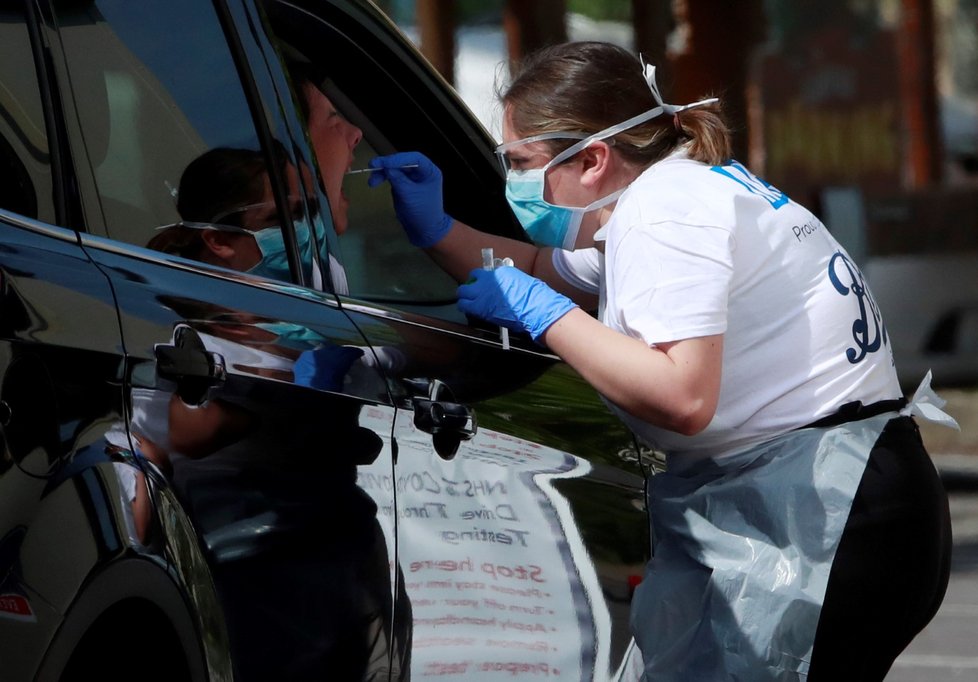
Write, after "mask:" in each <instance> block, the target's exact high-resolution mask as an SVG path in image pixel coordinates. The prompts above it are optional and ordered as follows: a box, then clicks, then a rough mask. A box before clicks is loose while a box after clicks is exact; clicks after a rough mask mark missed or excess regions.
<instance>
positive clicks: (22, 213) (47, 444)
mask: <svg viewBox="0 0 978 682" xmlns="http://www.w3.org/2000/svg"><path fill="white" fill-rule="evenodd" d="M35 9H36V8H35V6H34V4H33V3H27V2H19V1H11V2H3V3H0V177H2V179H3V180H2V182H0V185H2V189H0V661H2V664H0V667H2V673H0V674H2V676H3V677H4V678H5V679H57V678H59V677H60V676H61V675H62V673H64V674H65V676H66V677H65V679H69V678H70V675H71V674H72V670H74V671H77V670H79V668H80V666H81V664H82V659H83V658H85V654H84V652H82V651H81V648H84V647H81V648H80V647H79V646H78V644H79V642H80V641H82V640H83V639H84V638H85V635H86V633H88V632H90V631H92V630H93V629H94V628H93V626H94V624H95V623H96V622H98V621H99V618H100V616H101V615H103V614H104V613H106V612H111V610H112V607H113V605H117V604H119V603H122V602H123V601H125V600H128V599H133V598H137V597H138V599H139V603H140V604H141V605H145V610H143V609H141V608H135V609H132V610H130V611H129V613H130V616H132V617H138V615H139V614H143V615H146V616H147V617H146V618H145V619H144V620H142V621H141V622H142V627H143V630H144V632H146V633H147V634H151V635H153V636H156V637H157V638H158V641H159V642H160V643H161V644H162V645H165V646H169V647H171V651H172V654H173V655H172V656H171V658H170V659H169V661H168V662H165V663H162V664H161V665H160V672H161V673H162V674H164V675H165V674H173V675H180V674H182V675H185V676H187V677H188V678H191V676H193V677H192V678H193V679H201V677H202V672H203V667H202V666H201V665H200V659H199V656H196V655H194V654H193V653H191V652H193V651H195V650H198V649H199V644H198V643H197V641H196V640H197V637H196V631H195V629H194V627H193V623H192V622H191V621H190V619H189V618H188V617H187V613H186V607H185V606H184V605H183V603H182V599H183V597H182V595H181V594H180V593H179V591H178V590H177V589H176V588H175V587H174V586H173V584H172V582H171V581H169V580H168V579H167V578H166V575H165V571H164V570H163V569H161V568H159V566H158V565H157V564H151V563H150V562H147V561H136V560H133V558H132V557H131V555H130V554H129V552H130V549H131V548H132V547H133V546H134V545H138V546H140V547H146V551H147V554H149V553H151V552H152V550H151V549H150V548H151V547H152V546H153V545H154V543H155V542H156V541H157V540H158V538H159V536H158V534H157V533H156V532H155V531H154V530H152V529H151V528H150V526H149V525H148V524H146V525H144V523H143V522H145V521H146V519H147V518H148V516H147V515H146V512H147V508H146V507H145V506H144V503H145V502H146V501H147V497H146V491H147V487H146V483H145V480H146V479H145V472H144V470H143V469H142V468H141V467H139V466H138V465H137V464H136V462H135V461H134V460H133V459H132V457H131V456H130V455H131V453H130V448H129V444H128V439H127V437H126V433H125V414H126V403H125V395H124V390H123V378H124V375H125V355H124V351H123V347H122V337H121V334H120V329H119V322H118V315H117V311H116V307H115V300H114V296H113V291H112V288H111V286H110V283H109V281H108V279H107V278H106V277H105V275H104V274H103V273H102V272H101V271H100V270H99V268H98V267H97V266H96V265H95V264H94V263H93V262H92V261H91V259H90V258H89V257H88V255H87V254H86V253H85V251H84V249H83V248H82V247H81V245H80V243H79V235H78V233H77V232H76V231H75V230H74V229H72V227H74V224H75V222H74V217H75V216H77V211H76V210H75V209H76V208H77V206H76V204H75V203H74V200H73V197H72V196H71V191H70V181H69V178H70V172H69V171H68V169H67V167H66V166H65V163H64V162H65V160H66V157H65V156H63V152H64V151H65V150H64V148H63V146H62V142H63V140H62V139H61V138H60V135H59V127H58V119H57V117H56V116H55V115H54V111H53V110H52V109H51V108H50V106H49V105H50V94H51V92H50V90H48V89H47V73H46V70H45V67H44V55H45V44H46V41H45V37H44V35H43V32H42V25H41V22H40V21H39V17H38V15H37V14H36V12H35ZM144 543H145V544H144ZM202 592H203V590H202ZM150 612H153V613H156V614H160V618H159V619H157V620H154V619H153V618H152V617H150ZM164 614H165V615H164ZM164 622H165V625H164ZM101 623H103V624H105V625H109V624H110V622H109V620H102V621H101ZM157 624H159V627H157ZM103 634H104V633H103ZM105 641H109V642H113V643H114V642H116V641H117V639H112V640H107V639H106V638H104V637H103V638H102V642H105ZM98 644H99V646H98V647H97V648H98V650H99V651H101V652H102V653H103V654H105V653H106V651H107V649H106V647H105V646H103V645H101V642H98ZM94 650H95V648H93V649H91V650H90V651H94ZM181 651H182V652H183V653H184V654H185V655H184V656H180V655H179V653H181ZM75 654H77V655H75ZM102 660H103V661H104V660H105V659H104V658H103V659H102ZM117 660H119V661H120V662H121V663H122V664H123V665H125V664H126V662H127V660H128V659H126V657H125V655H120V656H117ZM176 661H179V663H176ZM129 662H131V661H129Z"/></svg>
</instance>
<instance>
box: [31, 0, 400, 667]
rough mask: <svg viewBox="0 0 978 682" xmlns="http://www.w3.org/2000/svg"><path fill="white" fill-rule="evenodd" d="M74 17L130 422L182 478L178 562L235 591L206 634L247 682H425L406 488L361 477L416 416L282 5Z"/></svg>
mask: <svg viewBox="0 0 978 682" xmlns="http://www.w3.org/2000/svg"><path fill="white" fill-rule="evenodd" d="M50 10H51V17H52V19H51V21H52V24H53V25H54V26H56V27H57V41H56V43H55V45H54V49H53V52H54V58H53V63H54V66H55V71H56V72H57V75H58V78H59V85H60V87H59V89H58V93H59V95H60V99H61V101H62V103H63V105H64V110H65V120H66V129H67V138H68V140H69V142H70V147H71V152H72V154H73V156H74V158H75V159H76V160H77V161H78V163H76V168H77V169H78V173H77V183H78V189H79V193H80V198H81V204H82V208H83V219H84V223H85V225H86V228H87V232H86V234H84V235H83V236H82V237H81V244H82V247H83V248H84V250H85V252H86V253H87V254H88V255H89V257H90V258H91V259H92V260H93V261H94V262H95V263H96V264H97V265H98V266H99V268H100V269H102V270H103V271H104V272H105V274H106V276H107V277H108V280H109V282H110V283H111V286H112V288H113V291H114V293H115V296H116V299H117V301H118V308H119V320H120V323H121V329H122V337H123V343H124V345H125V350H126V358H127V363H126V371H125V377H124V384H125V388H126V391H127V400H128V412H127V427H128V429H129V433H130V436H131V438H132V442H133V448H134V449H135V451H136V452H137V453H138V456H139V457H140V458H142V459H144V460H145V461H148V462H150V463H151V464H152V466H153V468H154V470H155V471H157V472H158V473H159V476H158V477H157V480H156V482H155V489H154V492H155V495H156V500H157V502H156V504H157V510H158V512H159V515H160V516H161V524H162V526H163V532H164V535H165V537H166V542H167V547H166V557H167V560H168V561H170V562H172V563H173V565H174V568H175V570H176V573H177V574H178V576H179V577H180V580H181V581H182V582H183V584H184V585H185V586H186V588H187V590H188V592H190V593H191V594H193V593H195V592H196V591H198V590H200V589H201V587H202V586H206V585H208V584H213V585H214V588H215V590H216V594H217V599H218V602H219V606H220V610H219V613H218V614H204V615H200V616H199V621H200V622H199V626H198V627H199V628H200V632H201V635H202V637H203V638H204V639H205V640H206V639H208V638H209V637H212V636H214V633H215V632H216V633H217V634H218V635H220V633H221V632H222V631H225V630H226V632H227V638H228V640H229V642H230V652H231V656H232V659H233V668H234V674H235V679H243V680H247V679H255V680H267V679H283V678H284V679H309V678H317V677H333V678H336V679H387V678H388V677H392V678H393V679H399V678H401V676H402V673H401V670H402V668H404V667H405V664H404V663H403V662H402V660H401V658H402V657H403V656H405V655H406V652H407V650H408V649H407V647H408V644H409V641H408V639H407V637H409V634H405V632H404V630H403V627H404V626H405V625H408V624H409V621H408V620H407V619H405V618H401V619H399V620H398V621H397V622H395V620H394V613H395V609H399V608H401V609H402V608H403V607H404V606H403V605H404V600H403V590H398V589H397V575H398V572H397V571H396V570H395V564H394V559H395V554H394V548H393V543H394V539H395V535H394V530H393V523H392V520H391V519H392V516H393V506H394V501H393V490H392V489H390V488H388V489H386V490H382V491H380V492H379V494H378V493H377V491H374V492H373V494H367V493H366V492H365V491H364V490H363V489H362V488H361V487H359V486H358V485H357V483H358V472H359V471H360V470H361V469H364V468H369V470H370V472H371V473H372V474H374V475H383V476H386V477H388V478H391V477H392V476H393V456H394V453H395V450H394V448H393V447H392V443H391V429H392V424H393V423H394V413H395V408H394V406H393V405H392V403H391V397H390V394H389V390H388V386H387V383H386V381H385V379H384V377H383V375H382V373H381V371H380V370H379V369H378V363H377V360H376V358H375V355H374V353H373V350H372V349H371V347H370V346H369V345H368V344H367V342H366V341H365V339H364V337H363V335H362V333H361V332H360V331H359V330H358V329H357V328H356V326H355V324H354V323H353V322H352V321H351V320H350V319H349V317H348V316H347V315H346V314H345V313H344V311H343V310H342V309H341V307H340V305H339V302H338V299H337V298H336V296H335V294H333V293H332V292H331V291H330V288H331V287H330V282H331V281H332V280H331V279H330V277H329V275H330V273H329V268H330V262H329V260H328V258H327V257H326V244H325V239H326V235H327V233H332V232H333V230H332V225H331V218H330V212H329V211H328V210H326V209H328V202H327V200H326V198H325V196H323V193H322V189H321V183H319V182H318V181H317V177H316V169H315V166H314V164H312V163H310V162H309V160H308V154H306V155H305V156H304V155H303V151H302V149H303V147H304V146H305V145H306V141H305V140H304V139H302V131H301V129H300V128H299V127H298V125H299V124H298V118H297V114H296V113H295V111H294V109H293V103H292V101H291V93H290V90H289V86H288V83H287V81H286V80H284V76H283V72H282V71H280V70H275V69H273V70H269V69H268V64H269V63H273V62H274V59H275V53H274V52H273V51H272V48H271V46H270V45H269V44H268V43H267V41H266V39H265V38H263V37H262V36H261V35H260V32H256V31H255V28H256V27H257V26H260V25H261V21H262V19H261V16H260V14H259V13H258V12H257V10H256V8H255V7H253V6H250V5H248V4H245V3H237V2H232V3H223V2H217V3H214V4H210V3H200V2H194V1H191V0H177V1H175V2H174V1H172V0H165V1H164V0H151V1H150V2H140V3H129V2H124V1H119V0H98V1H96V2H86V3H58V2H55V3H52V5H51V8H50ZM202 65H206V68H201V66H202ZM297 133H298V135H299V137H298V138H297V137H295V135H296V134H297ZM318 207H322V208H323V210H319V209H318ZM259 231H261V232H262V239H266V238H271V240H272V241H275V240H276V239H277V240H278V242H279V243H280V244H282V245H283V251H282V252H281V253H279V254H278V257H277V258H276V259H272V258H266V256H267V253H265V252H264V251H262V250H261V247H259V246H258V244H259V240H258V237H257V236H255V235H257V233H258V232H259ZM309 235H313V237H309ZM304 239H305V241H303V240H304ZM229 254H231V255H229ZM255 254H258V256H257V257H259V260H258V262H250V261H249V263H250V264H249V265H248V266H244V265H242V262H244V261H243V260H242V259H243V258H244V257H245V256H246V255H250V257H255ZM262 254H264V255H262ZM319 254H322V256H323V257H322V258H320V257H319ZM170 511H172V513H173V514H175V515H186V517H187V519H188V520H189V523H190V525H189V526H182V525H180V524H176V523H172V522H171V520H170V518H169V516H170V514H169V513H168V512H170ZM188 528H191V529H192V533H193V535H192V536H190V537H187V536H186V534H187V533H188V532H189V531H188ZM194 546H199V548H200V555H201V556H202V563H201V561H198V560H197V555H196V554H195V553H194V551H192V549H193V547H194ZM188 547H189V548H190V549H188ZM399 627H400V628H401V629H398V628H399ZM404 674H406V670H405V673H404Z"/></svg>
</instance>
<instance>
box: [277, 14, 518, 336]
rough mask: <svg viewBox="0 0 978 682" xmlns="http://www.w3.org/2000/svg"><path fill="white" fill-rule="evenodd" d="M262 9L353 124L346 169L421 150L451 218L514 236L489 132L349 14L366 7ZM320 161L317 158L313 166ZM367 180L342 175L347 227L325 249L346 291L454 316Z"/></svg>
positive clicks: (445, 292)
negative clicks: (356, 137) (437, 174)
mask: <svg viewBox="0 0 978 682" xmlns="http://www.w3.org/2000/svg"><path fill="white" fill-rule="evenodd" d="M263 7H264V9H265V11H266V14H267V16H268V18H269V20H270V23H271V27H272V30H273V32H274V34H275V36H276V39H277V41H278V43H279V45H280V48H281V49H280V51H281V53H282V55H283V59H284V60H285V61H286V62H290V61H291V60H294V59H296V58H297V56H298V58H299V59H300V60H302V61H304V62H308V63H309V64H310V65H311V68H312V69H313V70H314V71H315V73H317V74H318V75H317V81H318V83H319V86H320V88H321V90H322V91H323V92H324V93H326V94H327V96H328V98H329V100H330V102H331V103H332V104H333V105H334V106H335V107H336V108H337V109H338V110H339V111H340V113H341V114H342V115H343V116H344V117H345V119H346V120H347V121H349V122H350V123H351V124H352V125H354V126H356V127H357V128H358V129H359V130H360V131H361V133H362V139H361V140H360V141H359V144H358V145H357V146H356V148H355V151H354V154H353V160H352V167H353V168H354V169H360V168H365V167H366V166H367V165H368V162H369V161H370V159H371V158H373V157H374V156H377V155H381V154H390V153H393V152H396V151H411V150H416V151H420V152H422V153H424V154H426V155H427V156H428V157H429V158H431V159H432V160H433V161H434V162H435V163H436V164H437V165H438V166H439V167H440V168H441V169H442V173H443V176H444V178H445V186H444V195H445V206H446V210H447V212H448V213H449V214H450V215H452V216H453V217H456V218H458V219H459V220H462V221H464V222H466V223H468V224H470V225H473V226H475V227H478V228H479V229H482V230H485V231H488V232H496V233H500V234H505V235H507V236H511V237H516V238H521V235H522V231H521V230H520V229H519V226H518V224H517V223H516V222H515V219H514V218H513V217H512V214H511V213H510V211H509V209H508V206H507V204H506V201H505V195H504V184H503V178H502V176H501V174H500V173H499V171H498V168H497V165H496V163H495V161H494V158H493V153H492V140H491V138H489V136H488V134H487V133H485V131H484V130H482V128H481V126H480V125H479V124H478V123H477V122H475V119H474V117H472V116H471V115H470V114H469V113H468V112H467V111H466V110H465V108H464V105H462V104H461V102H460V100H458V98H457V97H456V96H455V95H454V93H451V92H449V89H448V88H447V87H446V86H445V85H444V83H442V82H441V81H440V80H439V79H437V78H436V77H433V76H432V75H431V73H430V72H429V71H428V70H427V69H426V68H424V67H423V66H422V65H421V63H420V61H419V57H418V56H417V55H416V54H415V53H414V51H413V50H412V49H411V48H410V47H409V46H408V45H407V43H406V42H405V41H404V39H403V38H401V37H400V36H399V35H398V34H396V32H395V30H394V29H391V30H389V31H384V30H382V29H381V28H379V24H378V22H370V21H362V20H357V16H356V13H357V12H364V11H370V10H369V8H366V7H362V8H361V7H357V6H344V7H337V6H334V5H332V4H331V3H314V2H281V1H279V0H266V2H264V3H263ZM313 143H314V141H313ZM318 156H320V157H322V154H318ZM324 163H325V162H324V159H323V158H320V159H319V165H320V166H321V167H322V166H323V165H324ZM327 174H328V173H327V172H326V171H325V170H323V175H324V176H325V175H327ZM367 180H368V173H360V174H351V175H347V176H346V177H345V179H344V181H343V193H344V202H345V204H346V211H347V224H348V225H347V228H346V230H345V232H344V233H343V234H342V235H341V236H340V237H339V239H337V240H336V244H335V247H334V249H335V252H334V255H335V256H336V258H337V259H338V260H339V261H340V262H341V263H342V265H343V267H344V269H345V272H346V277H347V280H348V283H349V292H350V295H351V296H354V297H356V298H359V299H363V300H368V301H375V302H383V303H392V304H396V305H398V306H399V307H405V308H408V307H410V308H414V309H418V310H421V311H424V312H426V313H427V314H431V315H435V316H443V317H453V318H457V317H458V315H459V314H458V312H457V310H456V309H455V306H454V299H455V289H456V286H457V284H456V282H455V281H454V280H452V279H451V278H450V277H449V276H448V275H446V274H445V273H444V272H443V271H442V270H441V269H440V268H439V267H437V266H436V265H435V264H434V263H433V262H432V261H431V260H430V259H429V258H428V257H427V256H426V255H425V254H424V252H423V251H421V250H420V249H418V248H416V247H414V246H412V245H411V244H410V243H409V242H408V240H407V238H406V237H405V235H404V232H403V230H402V228H401V227H400V225H399V224H398V221H397V218H396V216H395V214H394V209H393V205H392V202H391V198H390V188H389V186H388V185H387V184H382V185H380V186H379V187H376V188H371V187H368V184H367Z"/></svg>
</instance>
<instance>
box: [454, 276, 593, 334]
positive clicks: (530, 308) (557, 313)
mask: <svg viewBox="0 0 978 682" xmlns="http://www.w3.org/2000/svg"><path fill="white" fill-rule="evenodd" d="M458 307H459V310H461V311H462V312H463V313H466V314H468V315H474V316H476V317H480V318H482V319H484V320H487V321H488V322H492V323H493V324H498V325H501V326H503V327H507V328H508V329H512V330H514V331H525V332H527V333H528V334H529V335H530V336H532V337H533V339H534V340H535V341H536V340H538V339H539V338H540V336H541V335H542V334H543V333H544V332H545V331H547V329H548V328H549V327H550V326H551V325H552V324H553V323H554V322H556V321H557V320H559V319H560V318H561V317H563V316H564V315H566V314H567V313H568V312H570V311H571V310H573V309H574V308H576V307H577V305H576V304H575V303H574V302H573V301H571V300H570V299H569V298H567V297H566V296H564V295H563V294H559V293H557V292H556V291H554V290H553V289H551V288H550V287H548V286H547V285H546V284H544V283H543V282H542V281H541V280H539V279H537V278H535V277H532V276H530V275H528V274H526V273H525V272H523V271H521V270H518V269H516V268H514V267H508V266H503V267H497V268H496V269H495V270H483V269H478V270H473V271H472V273H471V275H470V279H469V281H468V282H466V283H465V284H463V285H461V286H460V287H459V288H458Z"/></svg>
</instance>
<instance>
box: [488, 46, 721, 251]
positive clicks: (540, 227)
mask: <svg viewBox="0 0 978 682" xmlns="http://www.w3.org/2000/svg"><path fill="white" fill-rule="evenodd" d="M642 68H643V74H644V77H645V80H646V82H647V83H648V84H649V89H650V90H651V91H652V95H653V98H654V99H655V101H656V103H657V106H656V107H654V108H652V109H649V110H648V111H645V112H643V113H641V114H638V115H637V116H633V117H632V118H629V119H627V120H625V121H622V122H621V123H617V124H615V125H613V126H610V127H608V128H605V129H604V130H601V131H599V132H597V133H594V134H593V135H585V134H583V133H579V132H547V133H541V134H539V135H533V136H531V137H526V138H523V139H521V140H516V141H514V142H507V143H505V144H501V145H499V146H498V147H496V154H497V156H498V157H499V159H500V161H501V163H502V165H503V169H504V170H505V171H506V199H507V201H509V205H510V207H511V208H512V209H513V213H514V214H515V215H516V218H517V219H518V220H519V221H520V224H521V225H522V226H523V229H524V230H526V233H527V235H529V237H530V239H532V240H533V241H534V242H536V243H538V244H543V245H545V246H554V247H557V248H562V249H573V248H574V247H575V245H576V242H577V234H578V232H579V231H580V228H581V221H582V220H583V218H584V214H585V213H588V212H589V211H593V210H595V209H598V208H601V207H602V206H606V205H607V204H610V203H611V202H613V201H615V200H616V199H618V197H619V196H621V194H622V193H623V192H624V191H625V189H626V188H625V187H623V188H621V189H619V190H617V191H615V192H612V193H611V194H608V195H607V196H604V197H601V198H600V199H597V200H595V201H593V202H591V203H590V204H588V205H587V206H580V207H579V206H561V205H558V204H551V203H550V202H548V201H547V200H546V199H544V192H545V189H546V186H545V185H546V173H547V170H548V169H550V168H552V167H553V166H556V165H557V164H559V163H561V162H563V161H566V160H567V159H570V158H571V157H572V156H574V155H575V154H577V153H579V152H581V151H583V150H584V149H586V148H587V147H588V146H590V145H591V144H592V143H594V142H596V141H598V140H604V139H607V138H609V137H613V136H615V135H617V134H618V133H620V132H622V131H624V130H628V129H629V128H634V127H635V126H637V125H640V124H642V123H645V122H646V121H650V120H652V119H653V118H656V117H657V116H660V115H662V114H675V113H678V112H680V111H683V110H684V109H690V108H693V107H698V106H702V105H704V104H710V103H712V102H715V101H717V100H716V98H712V99H707V100H702V101H700V102H695V103H693V104H687V105H684V106H674V105H671V104H665V103H664V102H663V101H662V97H661V96H660V94H659V89H658V86H657V85H656V83H655V67H653V66H649V65H646V64H645V62H644V60H643V61H642ZM559 139H564V140H579V141H578V142H575V143H574V144H572V145H571V146H570V147H568V148H567V149H565V150H564V151H562V152H560V153H559V154H557V155H556V156H555V157H553V158H552V159H551V160H550V161H549V162H547V164H546V165H544V166H543V167H542V168H531V169H528V170H515V169H512V168H509V160H508V154H507V153H508V152H509V150H511V149H514V148H516V147H520V146H522V145H526V144H529V143H531V142H540V141H543V140H559Z"/></svg>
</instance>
